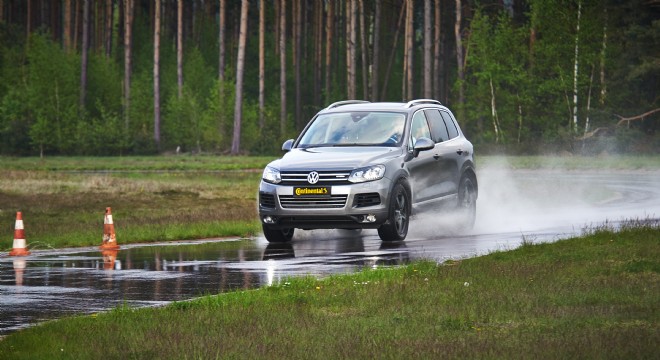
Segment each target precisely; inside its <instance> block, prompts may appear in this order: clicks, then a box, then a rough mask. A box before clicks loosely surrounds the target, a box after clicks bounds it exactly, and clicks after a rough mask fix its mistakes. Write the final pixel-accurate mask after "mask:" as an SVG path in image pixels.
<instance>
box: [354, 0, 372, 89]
mask: <svg viewBox="0 0 660 360" xmlns="http://www.w3.org/2000/svg"><path fill="white" fill-rule="evenodd" d="M357 1H358V7H359V8H360V9H359V10H360V12H359V16H360V43H361V47H362V99H364V100H367V99H369V85H370V84H369V61H368V58H369V51H368V50H367V49H368V47H367V28H366V26H365V25H364V17H365V14H364V0H357Z"/></svg>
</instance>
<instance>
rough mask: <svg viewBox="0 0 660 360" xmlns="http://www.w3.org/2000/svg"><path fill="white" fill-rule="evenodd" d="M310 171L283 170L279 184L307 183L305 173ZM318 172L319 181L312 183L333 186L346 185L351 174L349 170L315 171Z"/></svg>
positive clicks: (296, 184) (298, 184)
mask: <svg viewBox="0 0 660 360" xmlns="http://www.w3.org/2000/svg"><path fill="white" fill-rule="evenodd" d="M310 172H312V171H311V170H310V171H283V172H282V174H281V175H282V182H281V183H280V185H289V186H300V185H308V184H309V183H308V182H307V175H309V173H310ZM317 172H318V173H319V181H318V182H317V183H316V184H314V185H319V186H323V185H324V186H333V185H348V184H350V182H349V181H348V177H349V176H350V175H351V172H350V171H317Z"/></svg>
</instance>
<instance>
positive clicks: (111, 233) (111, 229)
mask: <svg viewBox="0 0 660 360" xmlns="http://www.w3.org/2000/svg"><path fill="white" fill-rule="evenodd" d="M118 249H119V245H117V236H116V235H115V224H114V223H113V222H112V209H110V208H109V207H108V208H105V218H104V220H103V244H101V250H118Z"/></svg>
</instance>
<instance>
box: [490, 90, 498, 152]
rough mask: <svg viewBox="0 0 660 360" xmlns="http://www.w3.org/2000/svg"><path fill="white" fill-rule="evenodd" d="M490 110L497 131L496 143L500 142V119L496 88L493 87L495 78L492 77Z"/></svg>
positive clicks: (494, 128) (494, 129)
mask: <svg viewBox="0 0 660 360" xmlns="http://www.w3.org/2000/svg"><path fill="white" fill-rule="evenodd" d="M489 80H490V110H491V116H492V117H493V131H494V132H495V143H496V144H499V143H500V121H499V119H498V118H497V107H496V105H495V88H494V87H493V78H492V77H491V78H490V79H489Z"/></svg>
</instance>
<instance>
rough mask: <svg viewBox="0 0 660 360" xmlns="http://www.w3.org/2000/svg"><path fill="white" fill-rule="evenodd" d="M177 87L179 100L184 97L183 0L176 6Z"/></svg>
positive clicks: (178, 0) (179, 0) (178, 1)
mask: <svg viewBox="0 0 660 360" xmlns="http://www.w3.org/2000/svg"><path fill="white" fill-rule="evenodd" d="M176 25H177V26H176V85H177V95H178V96H179V99H181V98H182V97H183V0H177V6H176Z"/></svg>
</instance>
